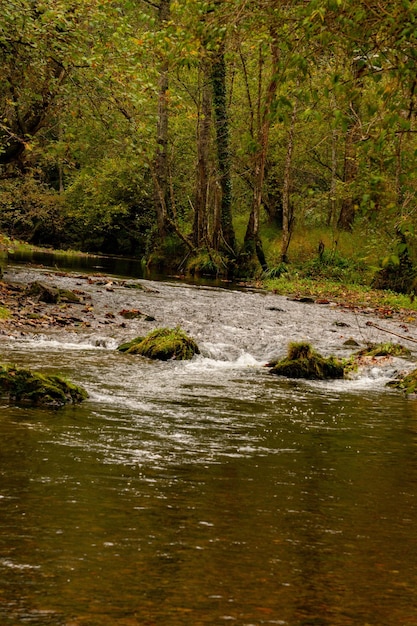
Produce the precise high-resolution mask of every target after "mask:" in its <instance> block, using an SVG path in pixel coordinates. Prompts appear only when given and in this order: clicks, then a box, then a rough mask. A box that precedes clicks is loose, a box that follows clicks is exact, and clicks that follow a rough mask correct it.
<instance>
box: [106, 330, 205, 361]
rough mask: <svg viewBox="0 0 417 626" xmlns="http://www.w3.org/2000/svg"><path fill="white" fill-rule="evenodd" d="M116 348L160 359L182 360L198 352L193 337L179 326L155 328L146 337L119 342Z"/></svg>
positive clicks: (190, 357)
mask: <svg viewBox="0 0 417 626" xmlns="http://www.w3.org/2000/svg"><path fill="white" fill-rule="evenodd" d="M118 350H120V351H121V352H126V353H128V354H140V355H141V356H146V357H148V358H149V359H159V360H160V361H169V360H170V359H176V360H179V361H184V360H186V359H192V358H193V356H194V355H195V354H199V353H200V350H199V349H198V346H197V344H196V342H195V341H194V339H192V338H191V337H189V336H188V335H187V333H185V332H184V331H183V330H181V329H180V328H157V329H156V330H154V331H152V332H151V333H149V334H148V335H146V337H137V338H136V339H133V340H132V341H130V342H128V343H125V344H121V345H120V346H119V347H118Z"/></svg>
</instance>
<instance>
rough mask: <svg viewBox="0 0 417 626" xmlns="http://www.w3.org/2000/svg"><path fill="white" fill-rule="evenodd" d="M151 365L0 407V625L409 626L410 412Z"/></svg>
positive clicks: (364, 397)
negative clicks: (102, 382)
mask: <svg viewBox="0 0 417 626" xmlns="http://www.w3.org/2000/svg"><path fill="white" fill-rule="evenodd" d="M100 355H102V357H101V358H100ZM113 358H114V360H113V366H114V367H116V361H117V358H120V355H117V356H114V357H113ZM153 366H155V364H148V363H141V365H140V367H138V370H141V369H142V367H143V368H144V370H145V372H140V371H138V374H137V379H136V386H133V385H134V377H128V379H127V381H126V384H125V386H123V384H121V383H120V384H119V387H115V388H114V396H112V389H113V386H112V381H111V380H110V383H109V384H108V387H109V388H108V389H107V390H106V391H105V392H103V394H102V396H99V395H95V393H96V392H94V390H93V393H92V399H91V400H90V401H89V402H87V403H86V404H85V405H84V406H82V407H77V408H68V409H65V410H64V411H62V412H56V413H52V414H51V413H49V412H47V411H37V410H35V409H32V410H28V409H26V410H23V409H18V408H11V407H8V406H3V408H2V420H1V424H0V428H1V435H0V441H1V459H2V462H1V468H2V481H1V494H0V507H1V509H0V510H1V521H2V529H3V530H2V534H1V551H0V554H1V558H0V592H1V597H2V604H1V607H0V615H1V623H2V624H24V623H30V624H36V625H39V626H40V625H44V624H65V625H73V624H74V625H75V624H77V625H81V624H83V625H84V624H89V625H97V626H98V625H109V626H110V624H119V625H125V624H137V625H139V624H140V625H142V624H158V625H159V624H160V625H162V624H163V625H165V624H170V625H171V624H172V625H177V624H178V625H186V624H187V625H188V624H193V625H194V624H222V623H227V622H232V623H236V624H247V625H249V624H335V625H339V624H340V625H342V624H343V625H344V624H365V623H367V624H392V625H394V624H395V625H397V624H413V623H416V621H417V606H416V600H417V598H416V589H417V580H416V573H417V572H416V565H415V564H416V562H417V542H416V539H415V532H414V531H415V529H414V523H415V519H416V492H417V483H416V481H417V455H416V449H415V446H416V425H415V411H416V406H417V405H416V403H415V402H414V401H409V400H406V399H404V398H403V397H402V396H400V395H396V394H392V393H387V392H384V391H383V390H382V391H378V393H374V392H371V391H369V390H368V391H367V392H363V393H357V392H355V391H352V390H349V389H348V388H346V389H343V385H341V384H340V383H339V385H340V387H339V389H338V390H337V392H336V391H335V390H333V391H332V390H331V389H328V388H325V387H322V388H321V387H320V386H318V388H313V387H311V386H308V385H304V384H303V383H291V382H277V381H276V380H274V381H273V383H272V382H271V380H270V379H269V378H268V376H267V374H265V373H264V371H262V370H259V369H257V368H246V369H241V370H240V371H239V370H229V371H227V373H226V374H225V371H224V369H222V368H219V369H218V370H217V371H215V370H214V369H212V372H211V376H210V381H209V383H208V384H206V382H205V377H204V375H202V373H204V368H200V370H199V369H198V367H197V366H196V364H194V367H193V368H190V364H157V366H156V370H158V369H159V370H160V372H159V373H160V375H161V380H162V381H163V389H162V390H161V389H159V388H158V386H157V385H155V384H154V386H153V392H152V386H151V385H150V384H149V375H150V374H149V370H150V369H152V367H153ZM67 367H68V372H69V373H70V372H71V367H69V365H68V364H67ZM73 367H75V366H73ZM106 367H108V368H109V370H110V369H111V368H110V367H109V366H108V354H107V355H106V354H105V352H104V351H103V352H102V353H100V352H97V351H94V354H93V355H92V353H87V352H86V353H85V354H83V353H81V354H80V353H79V352H78V353H77V365H76V368H77V369H78V370H79V369H80V368H82V369H84V368H85V369H86V370H89V371H88V384H89V386H90V388H92V389H93V388H94V386H95V385H97V386H99V379H100V374H102V373H103V372H104V373H106ZM119 367H120V363H119ZM146 370H148V373H147V374H146ZM190 372H192V373H190ZM199 372H200V373H199ZM72 373H73V374H74V371H73V372H72ZM153 374H154V375H155V369H154V372H153ZM142 376H143V377H144V378H145V379H146V377H147V376H148V383H146V384H144V385H143V386H142V385H141V380H142V378H141V377H142ZM171 377H172V378H175V380H176V382H175V383H174V384H172V386H171V388H168V385H167V381H168V380H169V379H170V378H171ZM129 392H131V393H129ZM129 399H130V401H128V400H129Z"/></svg>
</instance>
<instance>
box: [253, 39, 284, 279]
mask: <svg viewBox="0 0 417 626" xmlns="http://www.w3.org/2000/svg"><path fill="white" fill-rule="evenodd" d="M271 32H272V30H271ZM272 34H273V35H274V41H273V44H272V69H271V77H270V80H269V83H268V87H267V91H266V97H265V102H264V105H263V111H262V114H259V120H258V136H257V145H258V150H257V152H256V154H255V157H254V168H253V195H252V207H251V212H250V215H249V221H248V225H247V228H246V234H245V249H246V250H248V251H250V250H251V249H252V251H253V252H256V254H257V256H258V260H259V262H260V264H261V267H262V269H263V270H266V269H267V266H266V262H265V257H264V255H263V252H262V246H261V243H260V240H259V221H260V213H261V205H262V191H263V186H264V180H265V166H266V157H267V154H268V144H269V132H270V128H271V121H272V120H271V117H272V115H271V113H272V109H273V104H274V100H275V97H276V92H277V88H278V62H279V48H278V45H277V43H276V42H277V39H276V36H275V33H274V32H272ZM259 63H260V66H261V64H262V63H263V60H262V58H261V57H260V60H259ZM260 75H261V72H260ZM259 88H261V85H259ZM260 110H261V102H258V111H259V113H260Z"/></svg>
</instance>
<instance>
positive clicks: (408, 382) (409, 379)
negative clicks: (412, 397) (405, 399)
mask: <svg viewBox="0 0 417 626" xmlns="http://www.w3.org/2000/svg"><path fill="white" fill-rule="evenodd" d="M388 386H389V387H394V388H395V389H399V390H400V391H404V393H407V394H416V393H417V369H415V370H413V371H412V372H410V373H409V374H407V375H406V376H402V377H400V378H398V379H396V380H391V381H390V382H389V383H388Z"/></svg>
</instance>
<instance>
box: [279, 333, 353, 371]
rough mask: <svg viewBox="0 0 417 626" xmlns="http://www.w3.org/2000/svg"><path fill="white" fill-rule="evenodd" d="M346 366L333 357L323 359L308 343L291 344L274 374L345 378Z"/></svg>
mask: <svg viewBox="0 0 417 626" xmlns="http://www.w3.org/2000/svg"><path fill="white" fill-rule="evenodd" d="M344 371H345V370H344V364H343V363H342V362H341V361H339V360H338V359H336V358H335V357H333V356H331V357H328V358H325V357H322V356H321V355H320V354H318V353H317V352H315V351H314V350H313V348H312V347H311V345H310V344H309V343H306V342H300V343H291V344H290V345H289V347H288V354H287V356H286V357H285V358H284V359H282V360H281V361H278V362H277V363H275V365H274V366H273V367H272V369H271V373H272V374H276V375H278V376H286V377H287V378H305V379H309V380H325V379H333V378H343V377H344Z"/></svg>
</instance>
